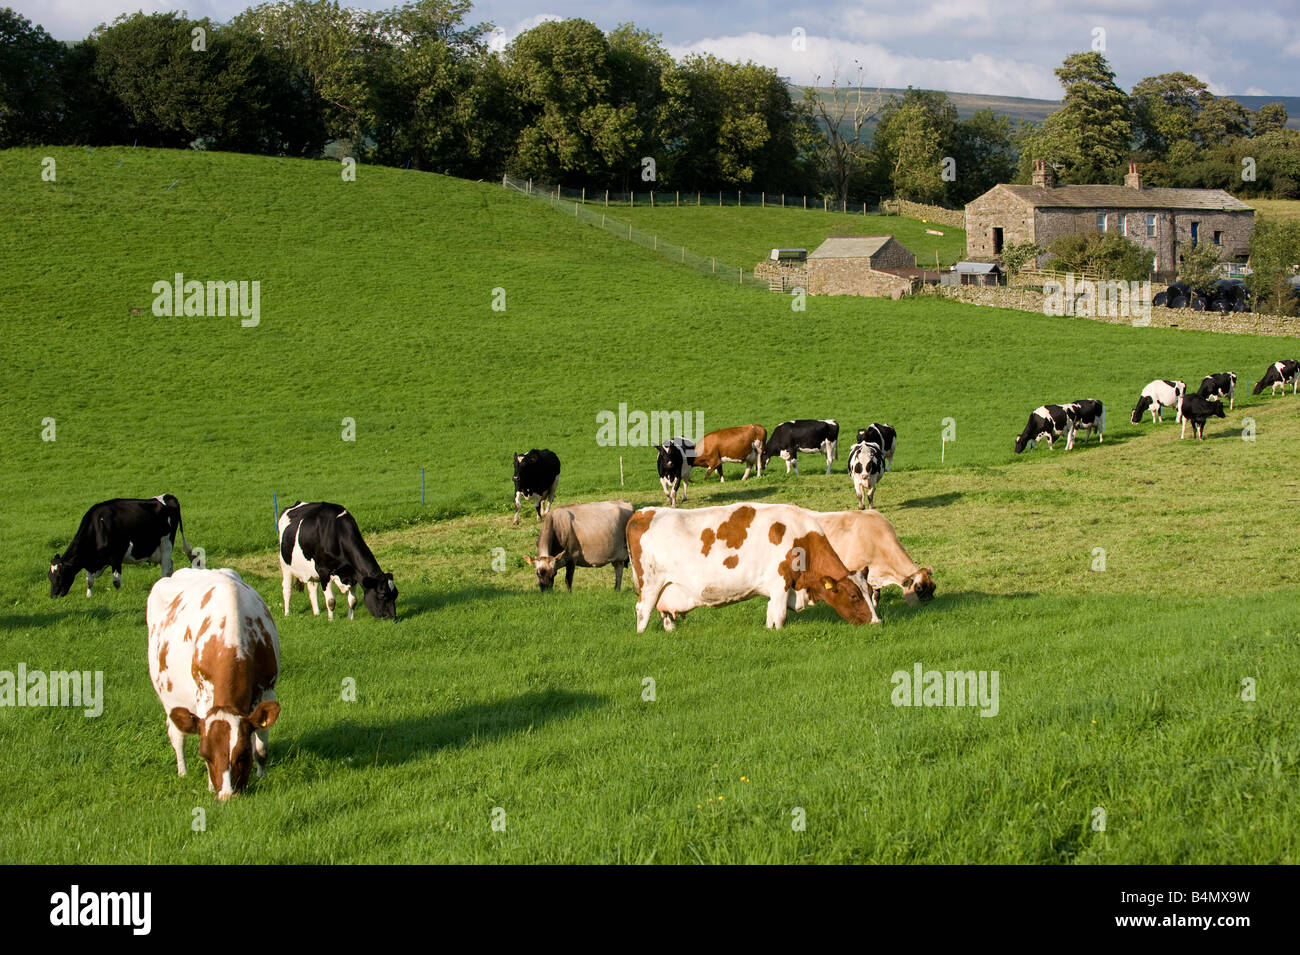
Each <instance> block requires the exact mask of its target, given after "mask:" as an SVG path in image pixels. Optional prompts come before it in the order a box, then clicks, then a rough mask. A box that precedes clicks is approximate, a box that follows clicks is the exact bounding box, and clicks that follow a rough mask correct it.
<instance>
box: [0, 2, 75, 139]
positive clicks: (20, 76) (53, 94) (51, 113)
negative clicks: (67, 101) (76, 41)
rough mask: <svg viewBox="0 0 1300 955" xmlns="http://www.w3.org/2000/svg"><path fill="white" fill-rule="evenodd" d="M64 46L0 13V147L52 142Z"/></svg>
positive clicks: (7, 13) (12, 14)
mask: <svg viewBox="0 0 1300 955" xmlns="http://www.w3.org/2000/svg"><path fill="white" fill-rule="evenodd" d="M62 58H63V48H62V46H61V44H60V43H59V42H58V41H57V40H55V39H54V38H53V37H51V36H50V35H49V34H48V33H46V32H45V31H44V30H43V29H41V28H40V27H39V26H35V25H33V24H32V22H31V21H30V20H28V19H26V18H25V17H22V16H20V15H19V14H17V13H15V12H14V11H13V10H11V9H9V8H8V7H4V8H0V147H5V146H16V145H20V144H23V143H38V142H51V141H53V137H52V134H53V133H54V131H55V128H56V126H57V124H58V121H59V119H60V113H61V109H60V97H59V90H60V88H61V85H60V82H59V69H60V64H61V61H62Z"/></svg>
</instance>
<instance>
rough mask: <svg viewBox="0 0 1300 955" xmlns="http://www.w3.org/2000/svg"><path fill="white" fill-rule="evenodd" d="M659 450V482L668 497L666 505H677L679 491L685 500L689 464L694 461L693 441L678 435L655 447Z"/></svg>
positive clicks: (688, 479) (689, 477)
mask: <svg viewBox="0 0 1300 955" xmlns="http://www.w3.org/2000/svg"><path fill="white" fill-rule="evenodd" d="M655 450H656V451H658V452H659V462H658V469H659V484H660V485H661V486H662V487H663V489H664V494H665V495H666V496H667V497H668V506H669V507H676V506H677V495H678V492H679V491H680V493H681V498H682V500H683V501H684V500H686V484H687V482H688V481H690V479H691V466H692V465H693V464H694V463H695V442H694V441H692V440H691V439H690V438H683V437H681V436H678V437H676V438H673V439H672V440H671V441H665V442H664V443H663V444H661V445H658V446H657V447H656V448H655Z"/></svg>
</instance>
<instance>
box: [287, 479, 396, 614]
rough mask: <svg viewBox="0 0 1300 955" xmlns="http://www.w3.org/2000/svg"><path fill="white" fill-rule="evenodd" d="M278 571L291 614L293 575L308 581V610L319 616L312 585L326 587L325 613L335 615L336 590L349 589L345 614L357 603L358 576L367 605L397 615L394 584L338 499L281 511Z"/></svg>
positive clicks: (371, 610) (296, 505)
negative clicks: (290, 596) (332, 501)
mask: <svg viewBox="0 0 1300 955" xmlns="http://www.w3.org/2000/svg"><path fill="white" fill-rule="evenodd" d="M279 527H280V576H281V578H282V589H283V591H284V615H285V616H286V617H287V616H289V591H290V589H291V588H292V587H293V583H294V581H295V580H296V581H297V582H298V584H299V587H300V588H301V585H302V584H306V585H307V596H308V597H309V598H310V599H311V612H312V613H313V614H315V615H316V616H320V606H319V605H318V604H317V603H316V585H317V584H318V583H320V584H323V585H324V587H325V613H326V615H327V616H328V618H329V619H330V620H333V619H334V591H333V590H332V589H331V587H335V586H336V587H338V589H339V592H340V593H345V594H347V595H348V619H349V620H351V619H352V614H353V611H354V610H355V609H356V606H357V595H356V589H355V587H356V584H357V583H358V582H360V584H361V590H362V593H363V595H364V599H365V603H366V609H367V610H369V611H370V616H372V617H375V618H376V619H378V620H393V619H396V617H397V586H396V585H395V584H394V583H393V575H392V574H386V573H384V570H383V568H382V567H380V566H379V561H377V560H375V555H374V554H372V553H371V552H370V548H369V547H367V546H366V542H365V541H364V540H362V539H361V529H360V528H359V527H357V522H356V520H355V519H354V518H353V517H352V515H351V514H349V513H348V512H347V509H346V508H344V507H341V506H339V505H338V504H327V503H325V502H324V501H314V502H312V503H310V504H304V503H303V502H302V501H299V502H298V503H297V504H294V505H293V506H292V507H286V508H285V509H284V513H283V514H281V515H280V522H279Z"/></svg>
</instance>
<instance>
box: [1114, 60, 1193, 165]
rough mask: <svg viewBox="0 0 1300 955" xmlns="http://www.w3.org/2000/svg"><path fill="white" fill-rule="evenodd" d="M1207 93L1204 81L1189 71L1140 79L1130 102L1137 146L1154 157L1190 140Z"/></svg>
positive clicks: (1162, 154)
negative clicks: (1202, 101)
mask: <svg viewBox="0 0 1300 955" xmlns="http://www.w3.org/2000/svg"><path fill="white" fill-rule="evenodd" d="M1205 92H1206V88H1205V84H1204V83H1203V82H1201V81H1200V80H1199V79H1197V78H1196V77H1195V76H1192V75H1190V74H1188V73H1161V74H1159V75H1158V76H1148V77H1146V78H1145V79H1143V80H1141V81H1140V82H1139V83H1138V84H1137V85H1136V86H1134V87H1133V95H1132V97H1131V98H1130V101H1129V102H1130V104H1131V107H1132V112H1133V134H1134V139H1135V140H1136V145H1137V147H1138V149H1141V150H1145V151H1146V152H1147V153H1148V154H1149V155H1150V156H1152V157H1156V156H1164V155H1165V154H1166V153H1167V152H1169V149H1170V147H1171V146H1173V145H1174V144H1175V143H1180V142H1188V141H1190V140H1191V138H1192V130H1193V129H1194V128H1195V127H1196V120H1197V116H1198V114H1199V113H1200V109H1201V96H1202V95H1203V94H1204V93H1205Z"/></svg>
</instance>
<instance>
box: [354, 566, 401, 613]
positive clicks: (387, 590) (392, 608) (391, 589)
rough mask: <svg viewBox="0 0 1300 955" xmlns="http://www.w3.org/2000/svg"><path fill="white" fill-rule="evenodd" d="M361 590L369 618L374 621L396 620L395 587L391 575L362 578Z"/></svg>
mask: <svg viewBox="0 0 1300 955" xmlns="http://www.w3.org/2000/svg"><path fill="white" fill-rule="evenodd" d="M361 590H362V593H363V594H364V598H365V603H366V609H367V610H369V611H370V616H372V617H374V618H375V619H376V620H396V619H397V585H396V584H395V583H393V575H392V574H383V575H381V576H378V577H366V578H364V579H363V580H362V581H361Z"/></svg>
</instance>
